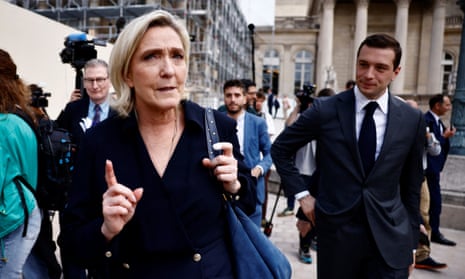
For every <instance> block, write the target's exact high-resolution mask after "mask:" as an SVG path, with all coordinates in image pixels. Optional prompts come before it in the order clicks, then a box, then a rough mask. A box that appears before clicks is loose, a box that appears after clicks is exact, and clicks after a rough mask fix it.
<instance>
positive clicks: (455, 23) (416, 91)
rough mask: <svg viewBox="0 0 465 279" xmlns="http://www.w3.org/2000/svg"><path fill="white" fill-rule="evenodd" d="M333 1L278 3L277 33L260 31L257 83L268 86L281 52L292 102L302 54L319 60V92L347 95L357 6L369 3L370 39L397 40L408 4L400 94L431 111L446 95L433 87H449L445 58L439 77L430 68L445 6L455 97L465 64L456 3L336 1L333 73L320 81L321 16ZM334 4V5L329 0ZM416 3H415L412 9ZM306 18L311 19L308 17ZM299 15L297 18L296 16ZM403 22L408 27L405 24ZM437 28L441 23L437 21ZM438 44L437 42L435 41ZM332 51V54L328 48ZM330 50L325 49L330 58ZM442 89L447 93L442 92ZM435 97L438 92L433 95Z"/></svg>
mask: <svg viewBox="0 0 465 279" xmlns="http://www.w3.org/2000/svg"><path fill="white" fill-rule="evenodd" d="M326 1H328V0H324V1H322V0H320V1H318V0H314V1H311V0H302V1H298V0H293V1H292V5H290V4H289V3H288V1H283V0H277V1H276V8H275V10H276V20H275V27H274V32H273V29H272V28H271V27H257V29H256V56H255V64H256V65H257V66H256V77H257V78H256V79H257V85H258V86H259V87H261V86H263V85H264V84H263V82H262V80H263V79H262V78H263V76H262V69H263V64H264V63H263V61H264V54H265V52H266V51H267V50H270V49H274V50H276V51H277V52H278V58H279V71H278V72H279V89H278V92H279V93H280V95H281V96H283V95H288V96H292V95H293V92H294V81H295V59H296V58H295V55H296V53H297V52H298V51H300V50H307V51H310V52H311V54H312V56H313V60H312V63H311V67H312V77H311V80H309V82H312V83H315V84H317V85H318V87H320V88H322V87H332V88H333V89H335V90H336V91H340V90H342V89H344V85H345V82H346V81H347V80H349V79H353V78H354V77H355V76H354V75H355V73H354V72H355V66H354V64H355V54H356V51H357V48H358V44H357V45H356V44H355V43H354V39H355V36H356V23H355V22H356V19H357V18H356V16H357V4H356V2H368V8H367V11H368V12H367V19H366V33H367V35H369V34H372V33H378V32H383V33H388V34H390V35H393V36H396V27H398V26H396V25H398V24H397V22H398V20H397V13H398V10H399V8H398V5H397V4H396V2H405V3H406V4H409V5H408V17H407V18H408V19H407V22H404V23H402V24H401V25H404V24H406V25H407V26H406V30H407V38H406V43H405V47H404V54H403V63H404V64H403V69H402V71H403V75H404V77H403V86H402V87H401V88H402V89H401V90H399V92H394V93H396V94H398V95H402V96H405V97H414V98H416V99H417V100H418V101H420V103H422V104H423V105H425V103H426V102H427V100H428V99H429V96H430V95H432V94H436V93H442V92H441V90H440V89H439V92H437V91H438V90H431V88H430V86H429V82H431V80H435V81H437V82H439V83H440V84H441V86H442V83H443V79H444V78H443V69H444V67H443V66H442V64H443V63H445V62H444V61H443V60H444V59H443V58H444V54H441V57H442V59H441V62H440V64H441V65H438V66H437V67H439V69H436V71H437V72H438V73H439V74H434V76H429V75H431V74H432V71H431V67H430V64H431V62H430V57H431V56H432V53H431V49H432V42H434V40H432V38H431V36H432V33H433V31H434V30H433V27H434V26H435V25H434V24H433V21H434V20H438V18H439V20H441V18H440V17H434V13H435V11H437V9H440V8H441V6H438V5H444V6H442V7H443V8H444V9H445V18H443V19H442V21H443V22H444V31H443V35H444V37H443V46H442V48H443V49H442V52H443V53H447V54H448V55H449V56H450V57H449V58H448V59H449V60H450V63H451V64H452V66H451V75H452V84H451V85H450V86H449V94H453V91H454V90H453V89H454V85H455V84H454V81H455V79H454V75H455V74H456V71H457V64H458V58H459V49H460V38H461V29H462V26H461V25H462V19H463V13H462V11H461V10H460V7H459V6H458V5H457V4H456V1H455V0H445V1H444V0H430V1H424V0H418V1H416V0H411V1H405V0H404V1H393V0H385V1H373V0H372V1H350V0H346V1H342V0H341V1H335V5H334V16H333V19H334V20H333V35H332V46H331V47H332V54H331V55H330V59H331V61H332V63H331V67H326V68H324V69H323V71H325V73H324V74H323V75H322V76H321V77H320V80H318V78H319V77H318V75H317V72H318V68H317V67H318V65H317V62H318V59H322V58H321V57H318V48H319V37H320V36H325V34H321V33H320V31H321V30H322V28H321V27H322V26H321V25H322V24H324V22H322V19H321V15H322V9H323V5H322V3H323V2H326ZM329 2H332V0H329ZM408 2H410V3H408ZM303 12H305V13H306V14H305V16H302V13H303ZM293 14H294V16H293ZM401 22H402V21H401ZM434 22H435V24H436V21H434ZM434 39H436V38H434ZM328 49H330V48H328ZM325 50H326V49H321V52H322V53H324V51H325ZM441 88H442V87H441ZM433 91H434V92H433Z"/></svg>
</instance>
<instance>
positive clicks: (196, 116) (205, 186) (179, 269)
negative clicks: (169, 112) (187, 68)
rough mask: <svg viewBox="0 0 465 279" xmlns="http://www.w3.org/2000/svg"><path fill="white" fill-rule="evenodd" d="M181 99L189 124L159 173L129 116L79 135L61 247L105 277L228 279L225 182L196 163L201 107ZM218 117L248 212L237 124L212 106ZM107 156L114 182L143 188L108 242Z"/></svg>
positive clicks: (202, 146)
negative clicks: (130, 215)
mask: <svg viewBox="0 0 465 279" xmlns="http://www.w3.org/2000/svg"><path fill="white" fill-rule="evenodd" d="M182 104H183V107H184V112H185V123H186V125H185V128H184V131H183V133H182V135H181V138H180V139H179V142H178V144H177V146H176V148H175V150H174V152H173V155H172V157H171V159H170V161H169V163H168V166H167V168H166V171H165V173H164V175H163V177H162V178H160V176H159V175H158V173H157V171H156V170H155V168H154V166H153V164H152V162H151V160H150V156H149V154H148V152H147V150H146V148H145V145H144V142H143V140H142V137H141V135H140V133H139V129H138V126H137V121H136V118H135V116H134V113H132V114H130V116H129V117H128V118H124V119H123V118H120V117H112V118H110V119H107V120H106V121H104V122H102V123H101V124H100V125H99V126H96V127H95V128H93V129H90V130H89V131H88V132H87V134H86V135H85V136H84V138H83V140H82V143H81V150H80V151H79V154H78V162H77V164H76V170H75V173H74V180H73V186H72V189H71V191H70V195H69V205H68V207H67V209H66V210H65V212H64V223H65V224H64V226H63V227H64V230H63V232H62V236H63V243H64V244H63V245H64V246H65V248H66V249H69V250H70V252H71V254H73V255H74V256H75V258H76V261H78V262H80V263H81V264H82V265H84V266H86V267H87V268H90V269H92V268H96V269H97V273H98V274H100V275H101V276H102V278H216V277H217V276H220V275H221V276H226V277H224V278H230V277H229V276H231V264H230V259H229V255H228V254H229V253H228V251H227V249H228V247H227V245H226V244H225V243H227V241H226V239H225V238H226V236H225V232H226V223H225V216H224V207H223V200H222V192H223V186H222V184H221V183H218V181H217V180H216V177H214V176H212V175H211V173H210V171H209V169H207V168H205V167H204V166H203V165H202V163H201V160H202V159H203V158H208V155H207V146H206V139H205V131H204V109H203V108H201V107H200V106H198V105H197V104H195V103H192V102H189V101H183V103H182ZM215 118H216V121H217V126H218V133H219V136H220V141H227V142H231V143H233V145H234V156H235V158H238V161H239V180H240V182H241V185H242V188H241V191H240V193H239V196H240V199H239V203H241V207H242V208H243V209H245V210H247V211H248V213H249V214H250V213H252V212H253V210H254V209H253V208H254V204H255V200H254V198H253V197H254V196H255V193H253V192H250V191H253V188H254V183H255V182H254V180H253V179H252V178H251V176H250V170H249V169H247V168H246V167H245V165H244V164H243V163H242V161H241V160H242V156H241V155H240V152H239V144H238V140H237V137H236V129H235V127H236V123H235V121H233V120H232V119H230V118H229V117H227V116H226V115H223V114H221V113H218V112H216V111H215ZM106 159H109V160H111V161H112V162H113V167H114V171H115V175H116V178H117V180H118V183H120V184H123V185H125V186H127V187H129V188H131V189H135V188H138V187H142V188H144V193H143V196H142V199H141V200H140V202H139V203H138V205H137V208H136V212H135V214H134V217H133V219H132V220H131V221H130V222H129V223H128V224H126V226H125V227H124V229H123V230H122V231H121V233H120V234H119V235H117V236H116V237H115V238H114V239H113V240H112V241H111V242H110V243H107V242H106V241H105V239H104V236H103V235H102V233H101V231H100V228H101V225H102V222H103V217H102V195H103V193H104V192H105V191H106V189H107V185H106V182H105V178H104V174H105V160H106ZM108 252H111V253H108ZM196 253H197V254H199V255H200V257H201V258H200V260H199V257H198V256H199V255H195V254H196ZM197 260H198V261H197ZM228 273H229V274H228ZM221 278H223V277H221Z"/></svg>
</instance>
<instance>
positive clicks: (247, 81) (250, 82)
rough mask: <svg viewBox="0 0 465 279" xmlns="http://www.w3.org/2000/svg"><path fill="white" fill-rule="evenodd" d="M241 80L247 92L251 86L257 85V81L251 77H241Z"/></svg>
mask: <svg viewBox="0 0 465 279" xmlns="http://www.w3.org/2000/svg"><path fill="white" fill-rule="evenodd" d="M241 82H242V84H243V85H244V89H245V91H246V92H247V91H249V87H250V86H257V85H256V84H255V82H254V81H253V80H250V79H246V78H244V79H241Z"/></svg>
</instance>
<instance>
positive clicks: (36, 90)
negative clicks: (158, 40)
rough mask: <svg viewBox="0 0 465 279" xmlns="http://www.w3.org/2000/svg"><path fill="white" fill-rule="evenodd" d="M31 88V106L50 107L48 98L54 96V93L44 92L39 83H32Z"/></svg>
mask: <svg viewBox="0 0 465 279" xmlns="http://www.w3.org/2000/svg"><path fill="white" fill-rule="evenodd" d="M29 88H30V89H31V106H33V107H35V108H46V107H48V100H47V98H48V97H50V96H52V93H49V92H44V91H43V90H42V88H41V87H39V86H37V85H32V84H31V85H30V86H29Z"/></svg>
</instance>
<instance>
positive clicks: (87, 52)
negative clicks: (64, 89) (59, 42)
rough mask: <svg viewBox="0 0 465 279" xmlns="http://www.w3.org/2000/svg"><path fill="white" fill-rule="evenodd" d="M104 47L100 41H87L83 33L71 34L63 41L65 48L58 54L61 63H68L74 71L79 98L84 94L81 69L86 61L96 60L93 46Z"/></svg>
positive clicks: (104, 43) (104, 44) (95, 51)
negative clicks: (79, 92) (79, 93)
mask: <svg viewBox="0 0 465 279" xmlns="http://www.w3.org/2000/svg"><path fill="white" fill-rule="evenodd" d="M96 45H98V46H106V42H105V41H102V40H96V39H93V40H87V36H86V34H85V33H78V34H71V35H68V36H67V37H66V39H65V48H64V49H63V50H62V51H61V52H60V57H61V61H62V62H63V63H69V64H71V66H72V67H73V68H74V69H75V70H76V79H75V87H74V88H76V89H79V90H80V91H81V96H85V95H86V92H85V90H84V88H83V84H82V68H84V65H85V64H86V62H87V61H89V60H91V59H94V58H97V50H96V49H95V46H96Z"/></svg>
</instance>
